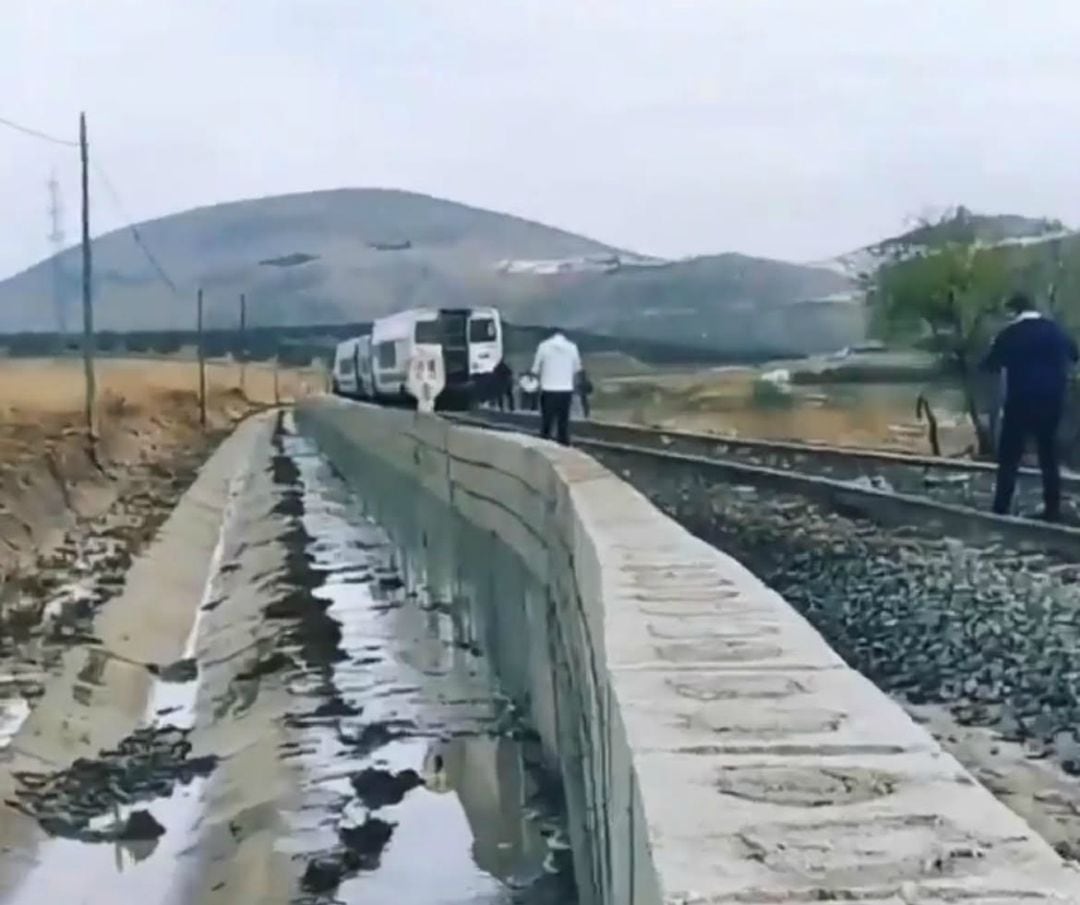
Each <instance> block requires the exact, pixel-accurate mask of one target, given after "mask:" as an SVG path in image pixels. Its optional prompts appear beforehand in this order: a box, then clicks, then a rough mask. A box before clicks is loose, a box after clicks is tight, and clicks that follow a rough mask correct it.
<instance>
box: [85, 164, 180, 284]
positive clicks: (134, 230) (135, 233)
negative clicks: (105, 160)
mask: <svg viewBox="0 0 1080 905" xmlns="http://www.w3.org/2000/svg"><path fill="white" fill-rule="evenodd" d="M92 165H93V167H94V171H95V172H96V173H97V174H98V178H99V179H101V182H102V185H104V186H105V190H106V191H107V192H108V193H109V195H110V196H111V197H112V200H113V203H114V204H115V205H116V207H117V209H118V210H119V211H120V215H121V216H122V217H124V218H125V219H127V220H128V225H127V227H126V229H127V230H128V231H129V232H130V233H131V237H132V238H133V239H134V240H135V244H136V245H138V246H139V249H140V250H141V251H142V253H143V254H144V255H145V256H146V260H147V261H149V262H150V266H151V267H153V268H154V270H155V272H156V273H157V275H158V277H159V278H160V279H161V281H162V282H163V283H164V284H165V285H166V286H168V287H169V289H170V290H171V291H172V293H173V294H174V295H176V294H177V292H178V290H177V288H176V284H175V283H174V282H173V281H172V278H171V277H170V276H169V275H168V274H167V273H166V272H165V268H164V267H162V266H161V264H160V262H159V261H158V259H157V258H156V257H155V256H154V253H153V252H152V251H151V250H150V247H149V246H148V245H147V244H146V242H145V240H144V239H143V237H142V234H141V233H140V232H139V228H138V227H137V226H136V225H135V224H134V223H132V222H131V215H130V214H128V212H127V210H126V208H125V206H124V202H123V201H122V200H121V198H120V193H119V192H118V191H117V190H116V188H115V187H114V186H113V184H112V182H111V181H110V179H109V177H108V175H106V173H105V170H104V169H103V168H102V166H101V164H100V163H98V162H97V161H96V160H95V161H94V162H93V164H92Z"/></svg>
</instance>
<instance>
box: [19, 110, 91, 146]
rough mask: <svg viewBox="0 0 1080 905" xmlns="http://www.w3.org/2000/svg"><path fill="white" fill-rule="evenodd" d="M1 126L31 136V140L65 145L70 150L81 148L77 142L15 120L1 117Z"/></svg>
mask: <svg viewBox="0 0 1080 905" xmlns="http://www.w3.org/2000/svg"><path fill="white" fill-rule="evenodd" d="M0 126H7V127H8V128H9V129H14V130H15V131H16V132H22V133H23V134H24V135H29V136H30V137H31V138H40V139H41V140H42V141H51V142H52V143H53V144H54V145H64V146H65V147H68V148H77V147H78V146H79V143H78V142H77V141H68V140H67V139H66V138H57V137H56V136H55V135H49V134H48V133H46V132H39V131H38V130H37V129H31V128H30V127H29V126H24V125H21V124H20V123H17V122H15V121H14V120H10V119H5V118H4V117H2V116H0Z"/></svg>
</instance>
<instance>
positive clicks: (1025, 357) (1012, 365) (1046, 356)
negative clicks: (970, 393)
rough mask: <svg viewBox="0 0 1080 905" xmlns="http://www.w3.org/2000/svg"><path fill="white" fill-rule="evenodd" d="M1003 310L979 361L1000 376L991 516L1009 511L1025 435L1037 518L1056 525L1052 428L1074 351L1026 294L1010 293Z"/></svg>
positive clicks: (1056, 423)
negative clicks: (1038, 478)
mask: <svg viewBox="0 0 1080 905" xmlns="http://www.w3.org/2000/svg"><path fill="white" fill-rule="evenodd" d="M1006 308H1007V310H1008V311H1009V312H1010V313H1011V314H1012V315H1013V320H1012V322H1011V323H1010V324H1009V325H1008V326H1006V327H1005V328H1004V329H1003V330H1002V331H1001V332H1000V333H998V335H997V336H996V337H995V338H994V342H993V345H992V346H991V347H990V351H989V353H988V354H987V356H986V358H985V359H984V360H983V368H984V369H985V370H987V371H991V372H999V371H1002V370H1004V372H1005V405H1004V410H1003V413H1002V420H1001V437H1000V439H999V441H998V451H997V452H998V454H997V459H998V471H997V482H996V485H995V488H994V512H996V513H998V514H999V515H1005V514H1007V513H1008V512H1009V508H1010V505H1011V503H1012V496H1013V490H1014V489H1015V487H1016V473H1017V471H1018V470H1019V467H1020V460H1021V459H1022V458H1023V456H1024V446H1025V445H1026V443H1027V440H1028V437H1033V438H1034V440H1035V446H1036V449H1037V450H1038V454H1039V470H1040V471H1041V472H1042V481H1043V503H1044V508H1043V511H1042V513H1041V515H1040V518H1042V519H1044V520H1046V521H1057V520H1058V519H1059V518H1060V517H1061V472H1060V467H1059V463H1058V448H1057V435H1058V426H1059V425H1060V424H1061V415H1062V411H1063V409H1064V407H1065V393H1066V389H1067V387H1068V381H1069V370H1070V368H1071V367H1072V365H1073V364H1074V363H1075V362H1076V360H1077V357H1078V356H1077V347H1076V343H1075V342H1074V341H1073V338H1072V337H1071V336H1069V334H1068V333H1066V332H1065V330H1063V329H1062V328H1061V326H1059V325H1058V324H1057V323H1055V322H1054V321H1052V320H1050V319H1049V318H1046V317H1043V316H1042V315H1041V314H1040V313H1039V312H1038V311H1036V310H1035V306H1034V304H1032V301H1031V299H1030V298H1029V297H1028V296H1027V295H1026V294H1024V293H1022V292H1018V293H1016V294H1014V295H1013V296H1012V297H1011V298H1010V299H1009V301H1008V302H1007V303H1006Z"/></svg>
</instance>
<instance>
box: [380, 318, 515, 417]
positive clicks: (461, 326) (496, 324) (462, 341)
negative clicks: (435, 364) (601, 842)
mask: <svg viewBox="0 0 1080 905" xmlns="http://www.w3.org/2000/svg"><path fill="white" fill-rule="evenodd" d="M418 347H426V348H437V349H440V350H441V354H442V358H443V365H444V371H445V376H446V388H445V389H444V390H443V395H442V396H441V397H440V401H441V402H443V403H453V404H455V405H462V406H467V405H468V404H469V403H470V402H471V400H472V398H473V395H474V393H475V392H476V390H477V386H478V384H479V383H480V382H481V381H482V380H483V379H484V378H486V377H487V376H488V375H490V374H491V372H492V371H493V370H494V368H495V365H496V364H498V362H499V360H500V359H501V358H502V323H501V320H500V318H499V313H498V312H497V311H496V310H495V309H493V308H477V309H470V308H413V309H410V310H409V311H402V312H400V313H398V314H391V315H389V316H388V317H382V318H379V319H378V320H376V321H375V323H374V324H372V327H371V362H372V364H371V373H372V385H373V389H374V395H375V397H376V398H378V399H382V400H385V401H392V400H396V401H403V402H408V401H409V400H410V399H411V397H410V395H409V392H408V390H407V388H406V386H405V382H406V379H407V376H408V372H409V361H410V359H411V358H412V355H413V352H414V350H415V349H417V348H418Z"/></svg>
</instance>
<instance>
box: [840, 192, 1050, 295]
mask: <svg viewBox="0 0 1080 905" xmlns="http://www.w3.org/2000/svg"><path fill="white" fill-rule="evenodd" d="M1068 235H1070V230H1068V229H1067V228H1066V227H1065V225H1064V224H1063V223H1062V222H1061V221H1060V220H1050V219H1046V218H1041V217H1022V216H1019V215H1016V214H977V213H973V212H972V211H970V210H968V209H967V208H966V207H963V206H962V205H961V206H960V207H957V208H955V209H954V210H952V211H950V212H948V213H946V214H945V215H944V216H942V217H941V218H939V219H938V220H936V221H932V222H928V223H922V224H919V225H918V226H916V227H915V228H914V229H910V230H908V231H907V232H905V233H901V234H900V235H898V236H891V237H889V238H888V239H883V240H882V241H880V242H875V243H874V244H872V245H867V246H865V247H863V248H860V249H857V250H856V251H853V252H849V253H848V254H845V255H841V256H840V257H838V258H834V259H832V260H831V261H826V262H823V263H822V264H821V266H823V267H828V268H830V269H832V270H835V271H836V272H837V273H841V274H843V275H845V276H849V277H852V278H854V279H857V278H858V277H860V276H862V275H863V274H868V273H872V272H873V271H874V270H875V269H876V268H877V267H878V266H879V265H880V264H881V263H882V262H883V261H888V260H891V259H894V258H895V257H896V256H897V255H903V254H907V253H911V252H912V251H917V250H918V249H921V248H927V247H930V246H933V245H941V244H943V243H945V242H960V243H965V244H967V243H976V244H980V245H1023V244H1029V243H1038V242H1046V241H1051V240H1053V239H1059V238H1062V237H1065V236H1068Z"/></svg>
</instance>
